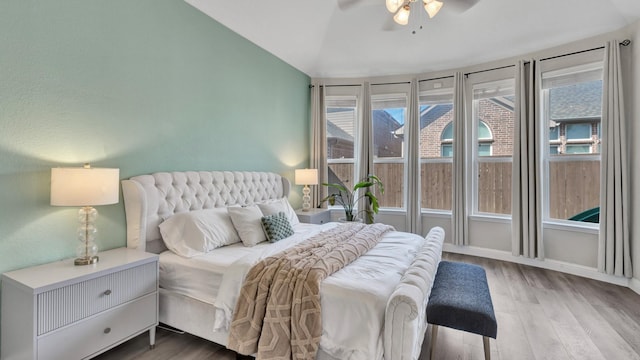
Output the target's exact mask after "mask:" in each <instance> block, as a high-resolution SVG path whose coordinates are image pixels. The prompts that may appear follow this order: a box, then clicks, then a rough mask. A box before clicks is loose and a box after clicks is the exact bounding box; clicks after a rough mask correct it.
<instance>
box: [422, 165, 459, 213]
mask: <svg viewBox="0 0 640 360" xmlns="http://www.w3.org/2000/svg"><path fill="white" fill-rule="evenodd" d="M452 169H453V166H452V162H451V161H449V162H426V163H422V164H421V166H420V178H421V179H422V204H421V205H420V206H421V207H422V208H424V209H435V210H449V211H450V210H451V202H452V201H453V194H452V191H453V190H452V186H451V185H452V184H453V175H452V172H451V171H452Z"/></svg>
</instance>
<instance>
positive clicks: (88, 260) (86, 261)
mask: <svg viewBox="0 0 640 360" xmlns="http://www.w3.org/2000/svg"><path fill="white" fill-rule="evenodd" d="M98 260H100V259H99V258H98V257H97V256H87V257H81V258H76V259H75V260H74V261H73V265H91V264H97V263H98Z"/></svg>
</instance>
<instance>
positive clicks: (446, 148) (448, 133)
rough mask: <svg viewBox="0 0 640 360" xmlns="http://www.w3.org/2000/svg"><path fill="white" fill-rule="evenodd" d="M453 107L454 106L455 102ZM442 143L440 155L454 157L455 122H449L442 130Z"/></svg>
mask: <svg viewBox="0 0 640 360" xmlns="http://www.w3.org/2000/svg"><path fill="white" fill-rule="evenodd" d="M451 107H452V108H453V104H452V106H451ZM440 143H441V144H442V145H440V156H442V157H453V122H449V124H448V125H447V126H446V127H445V128H444V130H442V135H441V136H440Z"/></svg>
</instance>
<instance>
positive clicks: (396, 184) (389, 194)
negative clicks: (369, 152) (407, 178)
mask: <svg viewBox="0 0 640 360" xmlns="http://www.w3.org/2000/svg"><path fill="white" fill-rule="evenodd" d="M373 169H374V173H375V174H376V176H378V177H379V178H380V180H381V181H382V183H383V184H384V195H382V194H380V192H379V190H378V188H377V187H376V188H375V189H374V190H375V191H374V194H375V195H376V197H377V198H378V203H379V204H380V207H386V208H402V207H403V206H404V204H403V199H404V196H403V194H404V164H402V163H379V162H378V163H374V164H373Z"/></svg>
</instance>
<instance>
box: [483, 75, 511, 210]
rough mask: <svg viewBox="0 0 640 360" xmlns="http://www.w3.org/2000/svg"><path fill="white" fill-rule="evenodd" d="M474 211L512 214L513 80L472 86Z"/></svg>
mask: <svg viewBox="0 0 640 360" xmlns="http://www.w3.org/2000/svg"><path fill="white" fill-rule="evenodd" d="M473 94H474V98H473V121H474V122H473V123H474V126H475V129H474V130H475V131H474V136H475V138H474V148H475V151H476V152H475V154H474V155H475V159H476V160H475V164H474V171H475V176H474V177H473V188H474V192H475V193H474V194H473V196H474V198H475V209H474V212H479V213H485V214H500V215H510V214H511V170H512V169H511V167H512V155H513V131H514V119H515V115H514V114H515V113H514V101H515V93H514V80H513V79H510V80H504V81H496V82H490V83H484V84H476V85H474V86H473Z"/></svg>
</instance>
